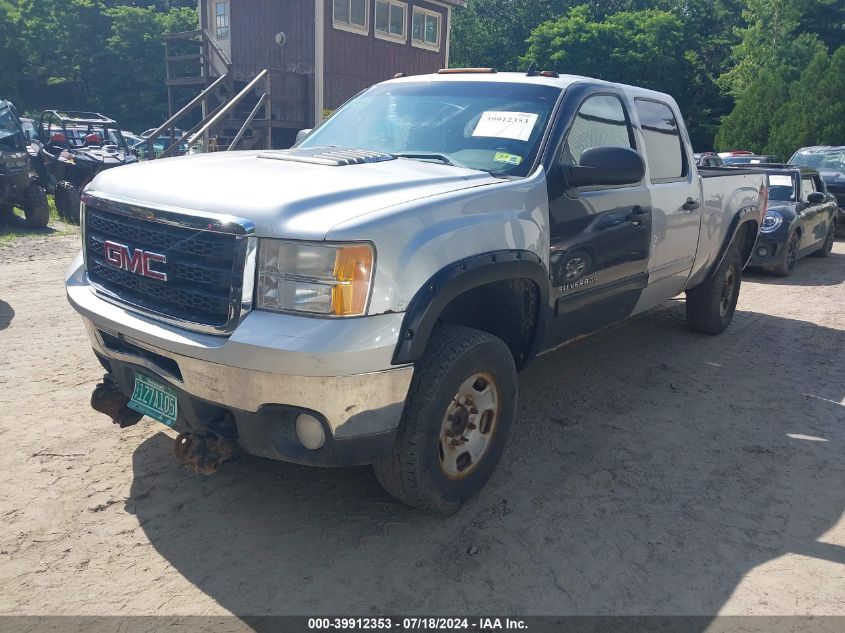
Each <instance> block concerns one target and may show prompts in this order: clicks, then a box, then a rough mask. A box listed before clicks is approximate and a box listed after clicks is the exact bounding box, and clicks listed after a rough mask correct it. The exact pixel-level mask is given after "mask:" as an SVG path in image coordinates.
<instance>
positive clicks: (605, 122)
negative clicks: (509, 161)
mask: <svg viewBox="0 0 845 633" xmlns="http://www.w3.org/2000/svg"><path fill="white" fill-rule="evenodd" d="M572 99H573V102H574V103H577V104H578V105H577V109H576V110H575V112H574V113H573V114H572V115H570V116H569V117H567V118H566V119H565V120H564V121H562V122H561V123H559V125H565V126H566V127H567V130H566V132H565V135H564V137H563V142H562V144H561V147H560V148H559V149H558V151H557V153H556V155H555V161H556V164H555V165H553V166H552V168H551V169H550V170H549V172H548V176H549V183H548V185H549V221H550V229H551V236H550V238H551V245H550V246H551V252H550V274H551V283H552V287H553V294H554V299H555V316H556V318H555V319H554V322H553V324H552V325H551V327H550V329H549V342H550V343H552V344H555V343H559V342H562V341H565V340H568V339H571V338H573V337H575V336H578V335H581V334H587V333H589V332H592V331H595V330H598V329H601V328H602V327H605V326H607V325H609V324H611V323H615V322H618V321H621V320H623V319H625V318H627V317H628V316H629V315H630V314H631V312H632V311H633V308H634V306H635V305H636V303H637V301H638V299H639V295H640V292H641V291H642V289H643V288H644V287H645V285H646V282H647V274H646V266H647V263H648V252H649V243H650V227H651V221H650V217H651V211H650V209H651V200H650V198H649V191H648V188H647V186H646V185H645V183H643V182H640V183H637V184H635V185H633V186H630V185H626V186H602V187H580V188H570V187H569V186H568V185H567V183H566V182H565V181H564V179H563V176H562V170H561V169H560V166H561V165H578V164H579V160H580V157H581V154H582V153H583V152H584V151H585V150H586V149H589V148H592V147H603V146H619V147H628V148H632V149H637V145H636V140H635V136H634V131H633V126H632V124H631V117H630V112H629V111H628V107H627V105H626V100H625V99H624V97H623V95H622V94H621V93H620V92H617V91H614V90H613V89H607V90H605V89H602V90H601V91H600V92H596V91H594V90H582V91H580V92H578V91H576V92H575V93H572Z"/></svg>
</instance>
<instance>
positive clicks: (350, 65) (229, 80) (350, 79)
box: [166, 0, 466, 147]
mask: <svg viewBox="0 0 845 633" xmlns="http://www.w3.org/2000/svg"><path fill="white" fill-rule="evenodd" d="M465 5H466V1H465V0H198V7H197V9H198V11H199V15H200V30H199V31H196V32H192V33H180V34H175V35H173V36H170V37H169V38H168V41H167V45H168V48H167V52H166V60H167V62H168V75H167V76H168V79H167V83H168V89H169V90H170V93H171V100H170V101H171V114H174V109H175V107H176V106H175V104H176V103H177V102H179V101H182V102H184V101H185V97H184V95H185V91H186V90H187V89H190V88H191V87H194V88H193V89H194V91H195V92H196V88H195V87H200V88H202V89H204V90H208V93H209V98H208V99H205V100H203V101H202V105H203V115H204V118H208V117H209V116H213V115H214V111H215V109H219V108H222V107H224V102H226V101H229V100H231V99H232V98H234V97H235V96H236V95H238V94H239V93H240V92H241V91H243V90H244V88H247V87H249V84H250V82H253V83H254V84H255V85H254V86H253V87H252V88H251V90H250V91H249V93H250V94H249V95H248V98H242V100H241V103H240V104H239V109H240V119H245V118H246V117H247V116H248V112H247V111H248V110H250V108H252V107H253V104H254V103H255V102H256V100H257V99H259V98H260V96H261V95H264V94H266V95H267V96H266V99H265V100H264V102H263V105H262V104H261V103H258V104H256V105H255V106H254V108H255V109H257V110H258V111H257V112H256V113H255V114H254V115H253V119H252V121H251V122H250V124H251V127H252V128H262V127H264V128H266V129H268V130H274V131H273V132H272V144H273V145H276V146H278V145H280V144H284V143H285V142H286V141H289V140H290V134H291V131H293V130H298V129H301V128H303V127H312V126H313V125H315V124H316V123H319V122H320V121H321V120H322V119H323V118H324V117H325V116H326V114H327V113H328V112H330V111H332V110H334V109H335V108H337V107H338V106H339V105H341V104H342V103H343V102H344V101H346V100H347V99H349V98H350V97H352V96H354V95H355V94H356V93H358V92H359V91H360V90H363V89H364V88H366V87H368V86H371V85H372V84H374V83H377V82H379V81H383V80H385V79H388V78H390V77H392V76H393V75H395V74H396V73H398V72H404V73H406V74H409V75H411V74H420V73H430V72H434V71H436V70H438V69H439V68H445V67H448V65H449V38H450V31H451V24H452V11H453V9H455V8H457V7H463V6H465ZM180 42H181V45H182V46H181V48H180ZM186 42H188V43H193V44H195V45H199V50H198V51H196V50H194V51H188V53H187V54H186V53H185V46H184V45H185V43H186ZM186 63H188V64H191V65H193V67H194V70H193V71H192V72H188V73H186V72H185V64H186ZM262 73H263V75H262ZM224 76H225V80H220V79H221V77H224ZM259 76H262V77H263V78H262V79H261V80H260V81H258V82H257V83H256V82H254V81H253V80H255V79H256V77H259ZM219 80H220V81H219ZM215 82H217V85H213V84H215ZM209 88H211V89H210V90H209ZM177 91H181V95H177ZM212 93H214V95H213V98H212V96H211V95H212ZM179 96H181V99H180V98H178V97H179ZM189 105H190V104H189ZM229 114H231V112H230V113H229ZM234 119H235V122H237V120H238V117H234ZM222 122H223V121H222V119H221V121H218V122H216V123H215V125H216V127H217V128H220V126H221V125H222ZM229 122H230V123H232V125H231V126H230V129H234V123H233V122H232V121H231V120H230V121H229ZM212 127H214V126H212ZM217 131H218V133H219V131H220V130H219V129H218V130H217ZM205 133H208V130H205ZM218 136H220V134H218ZM222 136H224V137H225V134H223V135H222ZM257 136H259V135H256V137H257ZM270 138H271V136H270V135H269V134H267V138H266V139H265V140H264V141H263V142H264V144H265V145H266V146H269V145H270ZM225 140H226V141H229V140H231V138H230V137H226V138H225ZM239 140H240V139H239ZM254 145H255V143H253V146H254ZM242 146H243V141H241V147H242Z"/></svg>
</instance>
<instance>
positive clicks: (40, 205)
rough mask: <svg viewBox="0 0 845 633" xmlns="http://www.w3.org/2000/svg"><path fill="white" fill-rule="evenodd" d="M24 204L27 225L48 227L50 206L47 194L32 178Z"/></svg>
mask: <svg viewBox="0 0 845 633" xmlns="http://www.w3.org/2000/svg"><path fill="white" fill-rule="evenodd" d="M24 203H25V205H24V208H23V212H24V215H25V216H26V223H27V224H29V225H30V226H33V227H36V228H43V227H45V226H47V223H48V222H49V221H50V205H49V204H48V202H47V192H46V191H44V188H43V187H42V186H41V185H39V184H38V180H37V179H33V178H30V181H29V186H28V187H27V188H26V191H25V192H24Z"/></svg>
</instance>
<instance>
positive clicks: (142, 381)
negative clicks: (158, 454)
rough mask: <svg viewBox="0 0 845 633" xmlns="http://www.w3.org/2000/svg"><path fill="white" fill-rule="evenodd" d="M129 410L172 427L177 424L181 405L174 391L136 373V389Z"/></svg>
mask: <svg viewBox="0 0 845 633" xmlns="http://www.w3.org/2000/svg"><path fill="white" fill-rule="evenodd" d="M129 408H130V409H135V411H138V412H139V413H143V414H144V415H148V416H150V417H151V418H153V419H154V420H158V421H159V422H161V423H163V424H166V425H167V426H170V427H172V426H174V425H175V424H176V413H177V412H178V409H179V405H178V404H177V402H176V391H175V390H174V389H171V388H170V387H168V386H167V385H163V384H161V383H160V382H157V381H155V380H153V379H152V378H148V377H147V376H145V375H144V374H139V373H136V374H135V389H134V390H133V391H132V399H131V400H130V401H129Z"/></svg>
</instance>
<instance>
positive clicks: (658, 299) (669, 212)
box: [634, 98, 702, 309]
mask: <svg viewBox="0 0 845 633" xmlns="http://www.w3.org/2000/svg"><path fill="white" fill-rule="evenodd" d="M634 108H635V110H636V114H637V119H638V120H639V127H640V132H641V134H642V137H643V144H644V146H645V154H646V170H647V174H646V177H647V178H648V187H649V189H650V192H651V223H652V229H651V255H650V257H649V260H648V277H649V286H650V287H651V288H650V292H649V295H653V296H650V297H649V303H650V304H651V305H654V304H657V303H662V302H663V301H665V300H667V299H671V298H672V297H674V296H675V295H676V294H678V293H679V292H680V291H681V290H682V289H683V287H684V284H685V283H686V280H687V277H688V276H689V273H690V270H692V264H693V261H694V259H695V252H696V248H697V246H698V236H699V231H700V229H701V207H702V200H701V183H700V181H699V178H698V175H697V172H696V171H695V170H694V169H693V168H692V162H693V161H692V156H690V155H689V152H688V151H687V147H688V146H689V143H688V141H687V140H686V139H685V137H684V133H683V132H682V127H683V126H682V125H681V118H680V115H679V114H678V113H677V112H676V110H675V106H674V104H670V103H666V102H662V101H658V100H656V99H651V98H648V99H645V98H636V99H635V100H634ZM647 307H650V305H648V306H643V309H645V308H647Z"/></svg>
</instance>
